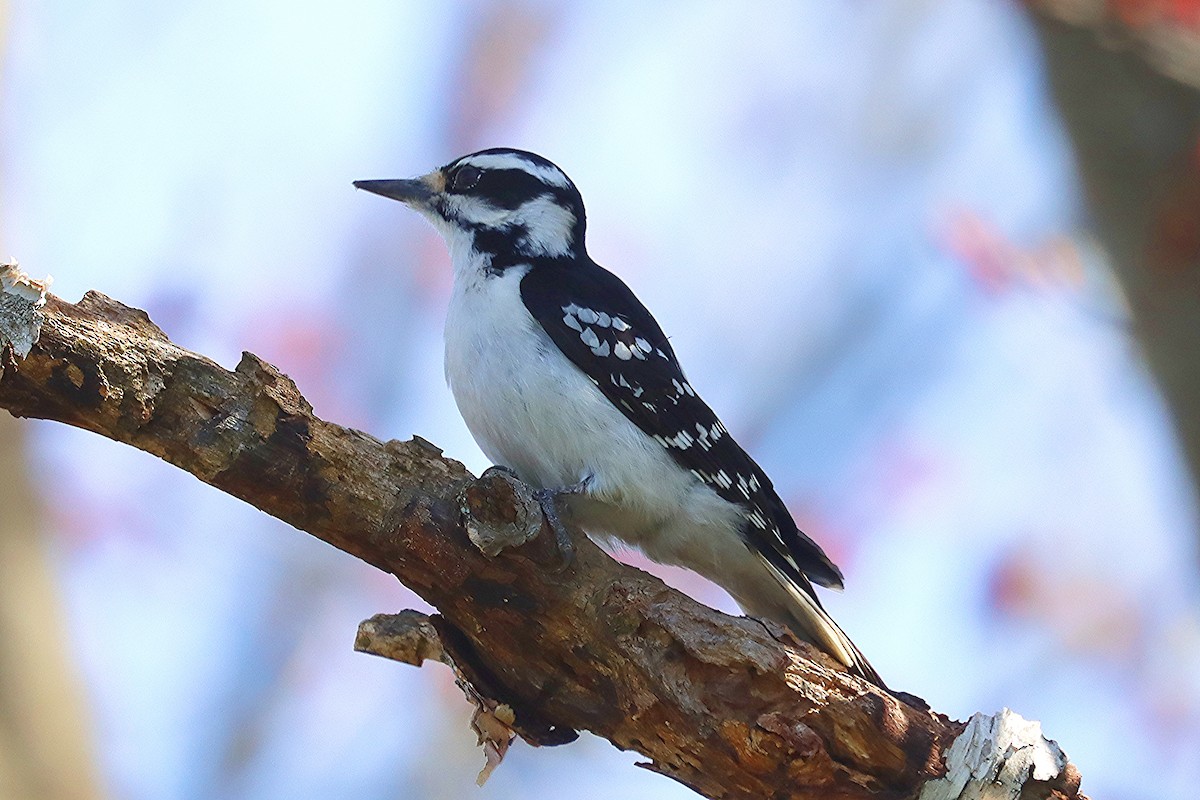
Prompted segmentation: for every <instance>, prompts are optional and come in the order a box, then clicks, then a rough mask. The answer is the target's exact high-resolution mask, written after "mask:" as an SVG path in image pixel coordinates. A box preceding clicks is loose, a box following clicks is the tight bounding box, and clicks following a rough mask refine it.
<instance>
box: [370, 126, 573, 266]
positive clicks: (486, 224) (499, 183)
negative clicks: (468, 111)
mask: <svg viewBox="0 0 1200 800" xmlns="http://www.w3.org/2000/svg"><path fill="white" fill-rule="evenodd" d="M354 185H355V186H356V187H358V188H359V189H365V190H366V191H368V192H373V193H375V194H378V195H382V196H383V197H390V198H391V199H393V200H399V201H400V202H402V203H404V204H405V205H408V206H410V207H412V208H414V209H416V210H417V211H420V212H421V213H422V214H423V215H424V216H425V217H426V218H427V219H428V220H429V221H430V222H432V223H433V224H434V227H436V228H437V229H438V232H439V233H441V234H442V237H443V238H445V240H446V242H447V244H448V245H449V247H450V251H451V256H452V258H454V260H455V262H456V263H458V262H459V261H460V260H464V259H466V260H474V258H482V259H484V260H485V261H486V264H485V266H487V267H488V268H489V269H491V270H503V269H505V268H507V267H509V266H514V265H515V264H518V263H529V262H530V261H533V260H537V259H558V258H575V257H579V256H582V255H584V253H585V250H584V226H585V217H584V210H583V199H582V198H581V197H580V196H579V190H578V189H576V188H575V184H573V183H572V182H571V179H570V178H568V177H567V176H566V174H565V173H564V172H563V171H562V170H560V169H559V168H558V167H556V166H555V165H554V164H552V163H550V162H549V161H547V160H546V159H544V158H542V157H541V156H539V155H536V154H534V153H529V152H526V151H524V150H512V149H509V148H493V149H491V150H481V151H479V152H478V153H472V154H470V155H467V156H463V157H462V158H459V159H456V160H454V161H451V162H450V163H449V164H447V165H446V166H444V167H442V168H441V169H436V170H434V171H433V172H430V173H429V174H427V175H422V176H421V177H419V178H411V179H401V180H370V181H355V182H354Z"/></svg>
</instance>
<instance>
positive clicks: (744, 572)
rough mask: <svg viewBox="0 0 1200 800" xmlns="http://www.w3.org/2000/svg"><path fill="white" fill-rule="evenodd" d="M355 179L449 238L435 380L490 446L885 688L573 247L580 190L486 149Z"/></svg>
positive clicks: (716, 432)
mask: <svg viewBox="0 0 1200 800" xmlns="http://www.w3.org/2000/svg"><path fill="white" fill-rule="evenodd" d="M354 185H355V186H356V187H358V188H360V189H364V190H366V191H369V192H373V193H375V194H378V195H382V196H383V197H388V198H391V199H393V200H399V201H400V202H402V203H404V204H405V205H407V206H409V207H411V208H413V209H414V210H416V211H418V212H420V213H421V214H422V215H423V216H424V217H425V218H426V219H427V220H429V221H430V222H431V223H433V226H434V227H435V228H436V229H437V231H438V232H439V233H440V234H441V235H442V238H443V239H445V241H446V244H447V246H448V248H449V251H450V259H451V262H452V264H453V269H454V288H453V290H452V293H451V299H450V307H449V311H448V314H447V317H446V329H445V347H446V350H445V370H446V380H447V382H448V383H449V385H450V389H451V391H452V393H453V395H454V399H455V402H456V403H457V405H458V408H459V411H460V412H461V414H462V416H463V419H464V420H465V421H466V424H467V427H468V428H469V429H470V431H471V434H472V435H473V436H474V438H475V441H476V442H478V444H479V446H480V448H481V449H482V450H483V452H484V454H485V455H487V457H488V458H490V459H491V460H492V461H493V462H494V463H496V464H497V465H503V466H505V467H507V468H509V469H511V470H512V471H514V472H515V473H516V474H517V476H518V477H519V478H520V479H521V480H523V481H524V482H526V483H528V484H530V485H532V486H534V487H537V488H540V489H543V490H555V491H559V490H561V491H559V495H558V496H559V497H560V498H561V501H562V503H563V508H564V512H565V513H566V515H567V516H568V517H569V518H570V519H572V520H573V521H575V522H576V523H577V524H578V525H579V526H580V527H582V528H583V529H584V530H586V531H587V532H588V533H589V534H591V535H592V536H594V537H597V538H599V539H601V540H611V539H613V538H615V539H617V540H620V541H622V542H625V543H626V544H629V545H633V546H635V547H638V548H640V549H641V550H642V551H643V552H644V553H645V554H646V555H647V556H648V557H650V558H651V559H653V560H655V561H658V562H660V563H665V564H674V565H678V566H682V567H685V568H687V569H690V570H693V571H695V572H698V573H699V574H701V575H703V576H704V577H706V578H708V579H709V580H711V581H713V582H715V583H717V584H718V585H720V586H722V587H723V588H724V589H725V590H726V591H728V592H729V594H730V595H732V596H733V598H734V599H735V600H736V601H737V603H738V605H739V606H741V608H742V610H743V611H744V612H745V613H746V614H748V615H750V616H754V617H760V618H767V619H770V620H773V621H775V622H778V623H781V624H783V625H785V626H787V627H788V628H789V629H790V630H791V631H792V632H793V633H795V634H796V635H797V636H799V637H801V638H803V639H805V640H807V641H809V642H811V643H813V644H814V645H816V646H817V647H819V648H820V649H821V650H823V651H825V652H826V653H828V654H829V655H830V656H832V657H833V658H834V659H835V660H836V661H838V662H839V663H841V664H842V665H843V666H844V667H845V668H846V669H847V670H849V671H850V672H852V673H854V674H856V675H859V676H861V677H863V678H865V679H867V680H869V681H871V682H873V683H875V684H876V685H878V686H881V687H884V684H883V681H882V680H880V678H879V675H878V673H876V672H875V670H874V669H873V668H872V667H871V665H870V664H869V663H868V662H867V660H866V658H864V657H863V654H862V653H861V652H860V651H859V649H858V648H857V647H856V646H855V645H854V643H853V642H851V641H850V639H849V637H847V636H846V634H845V633H843V632H842V630H841V628H839V627H838V625H837V624H836V623H835V622H834V621H833V619H831V618H830V616H829V615H828V614H827V613H826V612H825V609H824V608H823V607H822V606H821V602H820V600H819V599H818V598H817V595H816V591H815V590H814V589H813V584H814V583H816V584H819V585H821V586H825V587H831V588H836V589H841V588H842V573H841V572H840V571H839V570H838V568H837V567H836V566H835V565H834V564H833V562H832V561H830V559H829V558H828V556H826V555H825V552H824V551H823V550H822V549H821V547H820V546H819V545H818V544H817V543H816V542H814V541H813V540H812V539H810V538H809V537H808V536H807V535H806V534H804V533H803V532H802V531H800V530H799V528H798V527H797V526H796V523H795V521H794V520H793V519H792V516H791V514H790V513H789V512H788V509H787V507H786V506H785V505H784V503H783V501H782V500H781V499H780V498H779V495H778V494H777V493H776V492H775V488H774V487H773V486H772V484H771V480H770V478H768V477H767V476H766V474H765V473H764V472H763V471H762V469H761V468H760V467H759V466H758V464H756V463H755V462H754V459H752V458H751V457H750V456H749V455H748V454H747V453H746V451H745V450H743V449H742V448H741V447H740V446H739V445H738V444H737V442H736V441H734V438H733V436H731V435H730V433H729V431H728V429H726V427H725V426H724V425H723V424H722V423H721V421H720V420H719V419H718V418H717V416H716V414H714V413H713V411H712V409H710V408H709V407H708V405H707V404H706V403H705V402H704V401H703V400H701V399H700V396H699V394H697V392H696V390H695V389H694V388H693V387H692V384H691V383H690V382H689V381H688V379H687V377H686V376H685V375H684V373H683V369H682V368H681V367H680V365H679V362H678V361H677V360H676V358H675V352H674V350H672V348H671V343H670V342H669V341H668V340H667V337H666V335H665V334H664V333H663V331H662V328H660V327H659V324H658V322H656V321H655V319H654V317H653V316H651V314H650V312H649V311H647V310H646V307H645V306H643V305H642V303H641V302H640V301H639V300H638V299H637V297H635V296H634V294H633V292H632V291H631V290H630V289H629V287H628V286H626V285H625V283H624V282H622V281H621V279H620V278H618V277H616V276H615V275H613V274H612V273H611V272H609V271H608V270H606V269H604V268H603V267H601V266H600V265H598V264H596V263H595V262H594V261H592V259H591V258H590V257H589V256H588V253H587V248H586V246H585V241H584V234H585V231H586V217H585V215H584V208H583V198H582V197H581V196H580V194H579V190H578V189H576V188H575V184H574V183H572V182H571V179H570V178H568V177H567V176H566V174H565V173H564V172H563V171H562V170H560V169H559V168H558V167H557V166H555V165H554V164H552V163H551V162H550V161H548V160H546V159H545V158H542V157H541V156H539V155H536V154H534V153H529V152H526V151H523V150H513V149H508V148H495V149H490V150H482V151H480V152H477V153H472V154H470V155H466V156H463V157H461V158H459V159H457V160H455V161H452V162H450V163H449V164H447V165H446V166H444V167H442V168H440V169H437V170H434V171H433V172H430V173H428V174H427V175H423V176H421V177H419V178H414V179H402V180H368V181H355V183H354ZM884 688H886V687H884Z"/></svg>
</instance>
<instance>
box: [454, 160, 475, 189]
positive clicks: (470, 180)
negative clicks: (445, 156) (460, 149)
mask: <svg viewBox="0 0 1200 800" xmlns="http://www.w3.org/2000/svg"><path fill="white" fill-rule="evenodd" d="M481 175H483V171H482V170H480V169H479V167H472V166H471V165H470V164H468V165H466V166H465V167H459V169H458V170H457V171H456V172H455V173H454V177H453V178H452V179H451V181H450V188H451V189H452V190H453V191H456V192H465V191H468V190H470V189H474V188H475V184H477V183H479V178H480V176H481Z"/></svg>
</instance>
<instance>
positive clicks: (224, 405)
mask: <svg viewBox="0 0 1200 800" xmlns="http://www.w3.org/2000/svg"><path fill="white" fill-rule="evenodd" d="M0 269H3V268H0ZM23 302H24V303H25V306H21V305H20V304H19V303H13V302H9V303H7V304H6V305H4V306H3V307H2V308H3V310H0V316H4V315H6V314H7V320H8V321H7V322H6V321H5V319H0V331H2V332H5V333H2V334H0V336H8V337H9V339H8V340H0V406H2V407H4V408H7V409H8V410H9V411H11V412H12V413H13V414H14V415H17V416H24V417H37V418H42V419H51V420H57V421H60V422H64V423H66V424H69V425H74V426H77V427H80V428H85V429H87V430H91V431H94V432H96V433H99V434H101V435H103V436H107V437H109V438H111V439H114V440H116V441H119V442H124V443H126V444H129V445H132V446H134V447H137V448H140V449H142V450H145V451H147V452H149V453H153V454H154V455H157V456H159V457H161V458H163V459H165V460H167V461H169V462H170V463H172V464H175V465H176V466H178V467H180V468H181V469H184V470H187V471H188V472H190V473H192V474H193V475H195V476H196V477H198V478H200V479H201V480H203V481H205V482H207V483H209V484H211V485H213V486H215V487H217V488H218V489H220V490H221V491H224V492H227V493H228V494H231V495H233V496H235V497H238V498H241V499H242V500H245V501H246V502H248V503H251V504H252V505H254V506H256V507H257V508H260V509H262V510H263V511H265V512H266V513H268V514H271V515H272V516H275V517H278V518H279V519H282V520H284V521H286V522H288V523H290V524H292V525H294V526H295V527H297V528H299V529H300V530H303V531H307V532H308V533H310V534H312V535H314V536H317V537H318V538H320V539H323V540H324V541H326V542H328V543H330V544H332V545H334V546H335V547H337V548H339V549H341V550H344V551H345V552H347V553H350V554H351V555H354V556H356V557H358V558H361V559H363V560H364V561H366V562H368V563H370V564H372V565H374V566H376V567H378V568H379V569H382V570H385V571H387V572H391V573H393V574H395V575H396V576H397V577H398V578H399V579H400V580H401V581H403V582H404V584H405V585H407V586H409V587H410V588H412V589H413V590H414V591H416V592H417V593H418V594H420V595H421V596H422V597H424V598H425V599H426V600H427V601H429V602H430V603H431V604H433V605H434V606H435V607H436V608H437V609H438V611H439V612H440V613H439V615H437V616H435V617H432V618H430V619H429V620H428V622H429V624H430V625H431V626H432V627H433V628H434V629H435V630H436V631H437V638H438V640H439V644H440V646H441V648H443V649H444V655H445V658H447V659H449V660H450V662H452V663H453V664H454V666H455V668H456V669H457V670H458V673H459V674H460V676H461V677H462V678H463V680H465V681H466V682H468V683H469V684H470V686H471V689H472V691H474V692H477V693H478V696H479V697H481V698H487V699H488V703H490V708H492V709H493V710H495V709H501V707H503V708H502V709H501V710H503V712H504V713H503V714H502V715H501V716H502V717H503V719H504V720H505V721H506V722H505V724H507V719H508V716H507V715H508V713H509V711H511V712H512V726H511V727H512V728H513V729H514V730H515V731H517V732H518V733H520V734H521V735H522V736H523V737H524V738H526V739H527V740H528V741H531V742H533V743H535V744H555V743H562V742H566V741H569V740H571V739H572V738H574V736H575V735H576V734H575V731H577V730H584V729H586V730H590V731H592V732H594V733H596V734H598V735H600V736H603V737H605V738H607V739H608V740H609V741H611V742H612V743H613V744H615V745H616V746H618V747H621V748H624V749H632V750H636V751H638V752H639V753H641V754H643V755H644V756H646V757H647V758H648V759H649V763H648V764H646V765H645V766H647V767H648V768H650V769H652V770H654V771H657V772H661V773H663V774H664V775H668V776H670V777H672V778H674V779H676V780H678V781H681V782H683V783H685V784H687V785H689V786H691V787H693V788H694V789H695V790H696V791H698V792H700V793H702V794H704V795H707V796H709V797H714V798H763V797H779V798H783V797H789V798H823V799H824V800H830V799H831V798H845V799H847V800H848V799H849V798H904V797H916V796H917V795H918V794H919V793H920V791H921V787H922V786H923V785H924V784H926V783H927V782H928V781H929V780H931V779H933V778H937V777H940V776H941V775H942V774H943V772H944V769H945V768H944V763H943V759H944V757H945V755H946V752H947V749H948V748H949V747H950V746H951V744H952V742H953V741H954V740H955V738H956V737H957V736H958V735H959V734H960V733H962V731H963V729H964V726H963V724H962V723H958V722H952V721H950V720H948V719H947V718H945V717H944V716H941V715H939V714H934V713H930V712H927V711H922V710H919V709H916V708H914V707H912V706H909V705H906V704H905V703H902V702H899V701H898V700H896V699H895V698H893V697H891V696H889V695H887V694H886V693H883V692H881V691H880V690H878V689H877V688H875V687H873V686H871V685H870V684H867V683H865V682H863V681H860V680H857V679H855V678H853V677H851V676H849V675H847V674H846V673H844V672H842V671H841V670H840V669H838V668H837V667H836V666H835V665H833V664H832V662H830V661H829V660H828V659H826V658H825V657H824V656H823V655H822V654H820V653H819V652H817V651H816V650H815V649H812V648H809V647H807V646H806V645H803V644H797V643H794V642H792V641H791V640H790V639H786V637H783V636H781V635H780V631H778V630H776V629H771V628H768V627H766V626H764V625H763V624H762V623H760V622H757V621H754V620H750V619H746V618H740V617H731V616H728V615H726V614H722V613H720V612H717V611H714V610H712V609H709V608H707V607H705V606H703V605H701V604H699V603H696V602H695V601H693V600H691V599H689V598H687V597H685V596H684V595H682V594H680V593H678V592H676V591H674V590H672V589H670V588H668V587H666V586H665V585H663V584H662V582H660V581H659V580H657V579H655V578H653V577H651V576H649V575H647V574H645V573H643V572H641V571H639V570H636V569H633V568H632V567H628V566H625V565H622V564H619V563H617V562H616V561H614V560H613V559H611V558H609V557H608V556H607V555H606V554H604V553H603V552H602V551H601V550H600V549H599V548H597V547H596V546H595V545H594V544H592V543H591V542H590V541H589V540H588V539H587V538H586V537H584V536H582V535H575V536H574V537H573V538H574V544H575V548H574V549H575V554H574V558H573V560H572V561H571V563H570V564H569V565H568V566H567V567H566V568H565V569H563V568H562V566H563V565H562V563H561V556H560V554H559V552H558V549H557V548H556V546H555V542H554V536H553V535H552V534H550V533H549V532H548V531H545V530H544V531H543V533H542V535H539V536H536V537H535V538H533V539H532V540H528V536H527V532H528V526H527V523H528V519H529V514H530V513H531V509H530V507H529V500H528V497H526V496H524V495H523V494H522V492H521V491H520V489H519V485H517V484H515V483H514V482H513V481H511V480H508V479H507V477H506V476H504V475H502V474H491V475H488V476H485V477H484V478H482V479H479V480H476V479H474V478H473V477H472V476H471V475H470V474H469V473H468V472H467V470H466V469H464V468H463V466H462V465H461V464H459V463H458V462H457V461H454V460H452V459H448V458H446V457H444V456H443V455H442V454H441V451H440V450H438V449H437V448H436V447H434V446H432V445H430V444H429V443H428V442H425V441H424V440H422V439H420V438H417V437H414V439H413V440H411V441H404V442H402V441H389V442H382V441H379V440H378V439H376V438H374V437H372V436H370V435H368V434H366V433H362V432H360V431H356V430H353V429H350V428H345V427H342V426H340V425H336V424H333V423H330V422H326V421H324V420H321V419H319V418H317V417H316V416H314V415H313V413H312V408H311V407H310V406H309V404H308V403H307V402H306V401H305V400H304V398H303V397H302V396H301V395H300V392H299V391H298V390H297V388H296V386H295V384H294V383H293V382H292V381H291V380H290V379H289V378H287V377H286V376H285V375H283V374H282V373H280V372H279V371H278V370H276V369H275V368H274V367H272V366H271V365H269V364H267V363H265V362H263V361H262V360H260V359H259V358H257V357H255V356H253V355H251V354H249V353H246V354H244V355H243V357H242V360H241V363H239V364H238V366H237V368H236V369H234V370H233V371H229V370H226V369H223V368H222V367H221V366H219V365H218V364H216V363H214V362H212V361H210V360H209V359H207V358H204V357H203V356H200V355H196V354H195V353H191V352H188V351H187V350H185V349H183V348H181V347H179V346H177V345H175V344H173V343H172V342H171V341H170V340H169V339H168V338H167V337H166V335H164V334H163V332H162V331H161V330H159V328H158V327H157V326H155V325H154V323H152V322H151V321H150V319H149V318H148V317H147V316H146V314H145V313H144V312H142V311H139V310H137V309H132V308H128V307H126V306H124V305H122V304H120V303H118V302H116V301H114V300H110V299H109V298H107V297H104V296H103V295H100V294H97V293H95V292H89V293H88V294H87V295H85V296H84V298H83V299H82V300H81V301H80V302H79V303H78V304H72V303H68V302H65V301H63V300H61V299H59V298H56V297H54V296H48V297H47V298H46V302H45V305H44V306H42V307H40V308H32V309H31V308H30V306H32V304H33V300H31V299H29V298H24V300H23ZM13 308H16V309H17V311H16V312H15V313H13V312H12V309H13ZM22 315H24V317H22ZM30 317H32V319H33V324H36V325H37V326H39V327H40V330H39V331H37V332H34V333H31V334H30V336H31V338H32V342H31V346H30V348H29V350H28V355H27V356H26V357H25V358H24V359H21V358H20V357H19V355H18V353H17V352H15V350H14V347H13V346H12V344H11V343H10V341H12V340H20V339H21V336H22V331H21V330H19V329H20V328H21V325H25V326H26V329H28V327H29V325H30V322H29V321H28V320H29V318H30ZM22 318H23V319H25V320H26V321H25V322H22V321H21V319H22ZM6 326H7V327H6ZM464 511H465V512H466V516H467V518H468V519H467V522H468V523H469V527H470V528H471V530H472V535H473V537H474V539H475V541H476V543H477V544H478V545H479V546H476V544H473V543H472V537H471V536H468V533H467V526H465V525H464ZM505 531H508V533H510V534H512V535H507V534H506V533H505ZM521 542H524V543H521ZM481 547H482V548H483V549H487V550H488V552H492V551H494V550H498V551H499V552H497V554H496V555H495V556H488V555H485V554H484V552H482V550H481ZM411 622H412V621H411V620H410V621H409V623H411ZM376 633H379V634H380V635H386V633H387V632H386V630H377V631H376ZM427 633H428V631H426V634H427ZM398 635H403V636H408V637H411V636H412V635H413V631H412V626H411V624H406V625H404V626H401V630H400V633H399V634H398ZM418 638H419V637H418ZM418 643H419V642H418ZM427 643H428V642H427ZM413 647H414V640H411V638H410V639H409V640H407V641H406V642H402V643H399V644H397V649H396V652H400V653H409V654H410V655H411V654H412V653H413V652H414V651H413ZM406 648H407V649H406ZM371 649H373V650H374V651H377V648H374V647H372V648H371ZM430 652H433V651H430ZM424 657H428V656H424ZM413 658H415V656H413ZM410 660H411V659H410ZM1064 764H1065V762H1064ZM1072 775H1073V773H1072V772H1071V771H1070V770H1067V769H1066V768H1065V767H1064V768H1063V769H1062V770H1061V771H1060V773H1059V775H1058V776H1056V777H1053V778H1051V779H1048V780H1047V779H1043V776H1042V774H1041V773H1038V779H1037V783H1036V786H1035V785H1034V784H1032V783H1030V784H1028V786H1026V787H1025V788H1026V789H1029V790H1030V791H1029V793H1027V794H1020V792H1021V789H1020V788H1018V790H1017V791H1018V794H1019V795H1020V796H1022V797H1049V796H1051V794H1052V793H1055V792H1056V793H1057V794H1056V795H1055V796H1057V797H1063V798H1072V797H1077V796H1078V795H1077V788H1078V780H1077V776H1075V777H1074V778H1072ZM1019 777H1020V776H1018V778H1019ZM1026 777H1028V776H1026ZM1022 785H1024V784H1022ZM1030 787H1033V788H1032V789H1030ZM1013 796H1017V795H1013Z"/></svg>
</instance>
